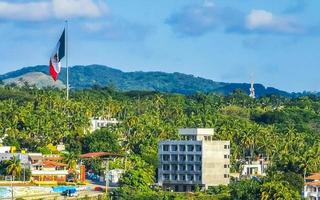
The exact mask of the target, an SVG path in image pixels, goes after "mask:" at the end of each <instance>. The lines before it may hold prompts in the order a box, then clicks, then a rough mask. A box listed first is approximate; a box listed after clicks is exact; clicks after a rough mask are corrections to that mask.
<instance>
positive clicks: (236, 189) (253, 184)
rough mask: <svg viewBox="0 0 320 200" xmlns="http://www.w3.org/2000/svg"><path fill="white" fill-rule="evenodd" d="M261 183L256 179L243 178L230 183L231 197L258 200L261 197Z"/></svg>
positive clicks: (238, 199) (237, 199)
mask: <svg viewBox="0 0 320 200" xmlns="http://www.w3.org/2000/svg"><path fill="white" fill-rule="evenodd" d="M260 188H261V183H259V182H258V181H256V180H247V179H244V180H241V181H236V182H232V183H231V184H230V194H231V199H234V200H256V199H260V198H261V192H260Z"/></svg>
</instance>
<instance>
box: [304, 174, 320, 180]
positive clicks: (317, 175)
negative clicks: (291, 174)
mask: <svg viewBox="0 0 320 200" xmlns="http://www.w3.org/2000/svg"><path fill="white" fill-rule="evenodd" d="M306 179H307V180H320V173H313V174H311V175H310V176H308V177H306Z"/></svg>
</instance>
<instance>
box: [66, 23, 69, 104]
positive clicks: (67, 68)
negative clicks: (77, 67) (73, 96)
mask: <svg viewBox="0 0 320 200" xmlns="http://www.w3.org/2000/svg"><path fill="white" fill-rule="evenodd" d="M65 26H66V27H65V31H66V32H65V41H66V45H65V52H66V70H67V100H69V66H68V56H69V55H68V54H69V52H68V50H69V47H68V20H66V25H65Z"/></svg>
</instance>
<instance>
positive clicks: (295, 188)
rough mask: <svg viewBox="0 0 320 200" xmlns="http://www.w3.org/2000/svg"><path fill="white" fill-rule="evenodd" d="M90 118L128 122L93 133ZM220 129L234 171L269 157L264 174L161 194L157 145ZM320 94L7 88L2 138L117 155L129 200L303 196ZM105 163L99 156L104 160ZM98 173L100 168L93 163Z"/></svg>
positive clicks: (317, 162) (1, 98) (2, 98)
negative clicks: (182, 131) (186, 132)
mask: <svg viewBox="0 0 320 200" xmlns="http://www.w3.org/2000/svg"><path fill="white" fill-rule="evenodd" d="M91 117H104V118H110V117H115V118H117V119H118V120H120V121H122V123H120V124H119V125H117V126H111V127H108V128H105V129H102V130H100V131H96V132H93V133H89V128H90V118H91ZM183 127H213V128H215V139H222V140H230V141H231V153H232V158H231V163H232V165H231V166H232V168H231V171H232V172H238V171H239V170H240V166H241V165H240V164H241V162H243V160H244V159H245V158H251V159H254V158H256V157H257V156H264V157H267V158H268V159H269V160H270V165H269V170H268V174H267V176H266V177H264V178H258V179H252V180H249V179H242V180H238V181H232V182H231V184H230V185H229V186H219V187H214V188H210V189H209V190H208V191H206V192H198V193H194V194H174V193H165V192H158V191H157V190H158V189H157V188H154V187H151V185H152V184H153V183H154V182H155V181H156V166H157V162H158V160H157V144H158V142H159V141H160V140H164V139H177V138H178V137H179V136H178V128H183ZM319 133H320V98H319V97H313V96H308V97H300V98H293V99H290V98H285V97H279V96H268V97H262V98H259V99H251V98H249V97H248V96H247V95H245V94H244V93H242V92H240V91H235V92H234V93H233V94H232V95H229V96H219V95H215V94H202V93H199V94H195V95H191V96H183V95H178V94H163V93H156V92H136V91H132V92H118V91H116V90H115V89H113V88H111V87H106V88H101V87H93V88H92V89H88V90H81V91H73V92H72V94H71V99H70V100H69V101H66V100H65V93H64V91H59V90H55V89H52V88H51V89H50V88H48V89H43V90H39V89H32V88H31V87H28V86H25V87H23V88H16V87H9V86H3V87H1V88H0V138H2V139H3V144H4V145H15V146H16V147H17V148H18V149H27V150H28V151H29V152H33V151H41V152H44V153H52V152H50V151H51V149H50V148H49V147H50V145H51V146H52V145H57V144H59V143H61V142H63V143H64V144H65V145H66V149H67V150H68V151H69V152H71V153H72V155H74V157H76V156H77V155H79V154H81V153H87V152H94V151H108V152H116V153H121V154H123V155H125V158H124V159H119V160H116V161H115V162H113V163H111V167H114V168H115V167H122V168H125V169H126V173H125V174H124V176H123V177H122V180H121V187H120V189H119V190H118V191H117V194H115V195H117V196H121V197H123V198H124V199H125V198H128V199H150V198H151V199H183V198H185V197H186V196H184V195H188V197H189V198H197V199H300V196H301V195H300V193H301V191H302V187H303V177H304V176H305V175H308V174H309V173H311V172H317V171H319V168H320V156H319V155H320V145H319V141H320V135H319ZM97 163H98V161H97ZM91 165H92V167H93V168H94V169H95V170H96V171H97V172H99V170H101V169H100V165H99V164H96V165H95V164H92V163H91Z"/></svg>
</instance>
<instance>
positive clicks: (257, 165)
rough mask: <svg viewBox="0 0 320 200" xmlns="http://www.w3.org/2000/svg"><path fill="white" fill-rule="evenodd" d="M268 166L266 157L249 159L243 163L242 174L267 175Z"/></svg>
mask: <svg viewBox="0 0 320 200" xmlns="http://www.w3.org/2000/svg"><path fill="white" fill-rule="evenodd" d="M267 167H268V161H267V160H265V159H264V158H260V159H257V160H255V161H250V160H248V161H246V162H245V164H243V165H242V170H241V176H265V175H266V170H267Z"/></svg>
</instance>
